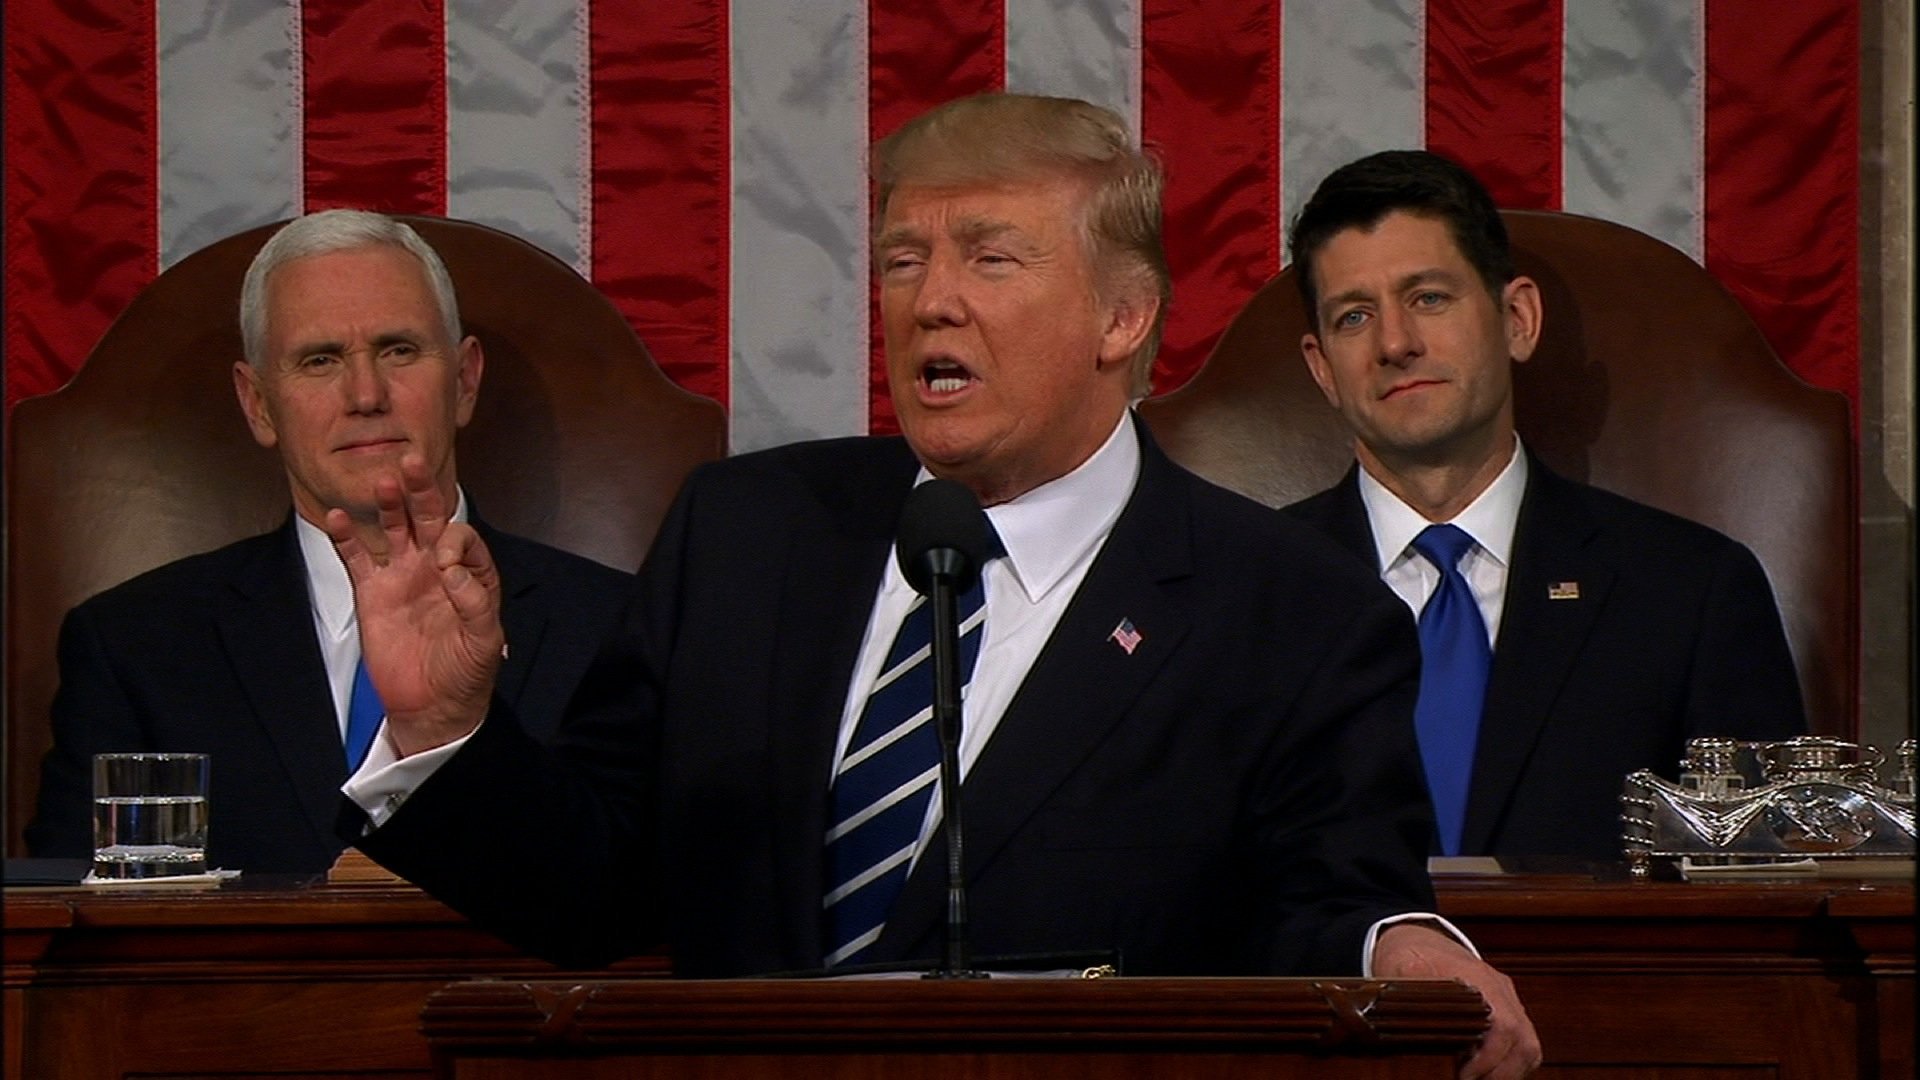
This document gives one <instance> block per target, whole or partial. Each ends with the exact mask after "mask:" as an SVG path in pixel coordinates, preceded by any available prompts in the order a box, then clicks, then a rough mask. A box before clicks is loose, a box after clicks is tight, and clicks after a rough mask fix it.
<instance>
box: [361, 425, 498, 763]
mask: <svg viewBox="0 0 1920 1080" xmlns="http://www.w3.org/2000/svg"><path fill="white" fill-rule="evenodd" d="M374 500H375V502H376V504H377V505H378V507H379V529H378V531H377V532H376V531H375V530H370V529H356V527H355V523H354V521H353V519H352V518H351V517H349V516H348V514H347V513H346V511H344V510H339V509H334V510H329V511H328V512H327V519H326V530H327V535H328V536H329V537H331V538H332V540H333V546H334V550H335V551H337V552H339V554H340V561H341V562H343V563H345V564H346V567H347V577H348V578H349V580H351V581H352V582H353V606H354V611H355V613H356V615H357V616H358V618H359V622H360V648H361V654H362V656H363V657H364V658H365V660H366V665H367V675H368V676H369V677H370V678H371V679H372V680H373V686H374V689H376V690H378V691H379V692H380V701H381V703H382V704H383V705H385V706H386V710H387V734H388V737H389V738H390V739H391V740H392V742H393V746H394V749H395V750H396V751H397V752H398V754H399V755H400V756H401V757H406V756H407V755H409V754H416V753H419V752H420V751H422V750H430V749H432V748H434V747H436V746H444V745H445V744H447V743H450V742H452V741H454V740H455V739H458V738H461V737H463V736H465V735H467V734H468V733H470V732H472V731H473V729H474V728H475V727H477V726H479V723H480V721H481V719H482V718H483V717H485V716H486V712H487V703H488V700H489V699H490V698H491V696H492V694H493V684H494V677H495V675H496V674H497V673H498V671H499V668H500V659H501V657H502V655H504V653H505V636H504V633H503V631H502V630H501V628H500V577H499V574H498V572H497V571H496V570H495V568H494V565H493V556H492V553H490V552H489V551H488V550H487V546H486V544H485V543H484V542H483V541H481V539H480V536H479V534H478V533H476V532H474V530H473V528H472V526H469V525H465V524H461V523H458V522H454V521H451V520H449V519H450V518H451V516H452V507H450V506H448V505H447V500H446V498H445V497H444V496H443V495H442V493H441V492H440V490H439V489H438V488H436V487H435V486H434V483H433V477H432V476H431V475H430V474H429V473H428V472H427V467H426V462H425V461H424V460H423V459H422V458H420V457H419V456H418V455H414V454H408V455H407V456H406V457H403V458H402V459H401V461H400V475H399V477H397V478H388V477H383V478H381V479H380V480H379V481H378V482H377V483H376V485H375V488H374ZM376 545H377V546H378V547H379V550H375V546H376Z"/></svg>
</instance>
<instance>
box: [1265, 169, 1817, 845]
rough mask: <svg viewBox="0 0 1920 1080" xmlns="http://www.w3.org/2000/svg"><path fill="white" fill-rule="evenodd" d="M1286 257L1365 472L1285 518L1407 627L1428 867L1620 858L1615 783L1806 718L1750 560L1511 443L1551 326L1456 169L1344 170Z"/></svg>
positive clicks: (1310, 342)
mask: <svg viewBox="0 0 1920 1080" xmlns="http://www.w3.org/2000/svg"><path fill="white" fill-rule="evenodd" d="M1290 246H1291V249H1292V253H1293V259H1294V264H1295V267H1296V269H1297V272H1298V276H1299V282H1300V289H1301V293H1302V295H1303V296H1304V298H1305V299H1306V303H1307V310H1308V313H1309V315H1310V318H1311V320H1312V323H1311V325H1312V327H1313V329H1312V330H1311V331H1310V332H1309V333H1308V334H1307V335H1306V336H1305V337H1304V338H1303V340H1302V341H1301V351H1302V352H1303V353H1305V355H1306V361H1307V366H1308V367H1309V368H1310V369H1311V370H1312V372H1313V377H1314V380H1315V381H1316V382H1318V383H1319V384H1320V389H1321V390H1322V391H1323V392H1324V393H1325V394H1326V397H1327V400H1328V401H1329V402H1331V403H1332V404H1333V406H1334V407H1335V408H1337V409H1339V410H1340V413H1341V415H1342V416H1344V417H1345V418H1346V420H1347V422H1348V424H1349V426H1351V427H1352V428H1353V431H1354V449H1355V453H1356V455H1357V457H1358V459H1359V460H1358V464H1357V465H1356V466H1355V468H1354V469H1353V470H1352V471H1351V472H1349V473H1348V475H1347V477H1346V478H1345V479H1344V480H1342V481H1341V482H1340V483H1339V484H1338V485H1337V486H1335V487H1334V488H1332V489H1330V490H1328V491H1325V492H1322V493H1321V494H1319V495H1316V496H1314V497H1312V498H1310V499H1307V500H1305V501H1303V502H1301V503H1297V504H1295V505H1294V506H1291V507H1288V508H1287V510H1286V512H1287V513H1289V514H1290V515H1292V516H1293V517H1294V518H1296V519H1297V520H1300V521H1304V522H1309V523H1312V524H1314V525H1317V526H1319V527H1320V528H1321V529H1323V530H1324V531H1326V532H1327V533H1329V534H1331V535H1332V536H1333V537H1335V538H1336V539H1337V540H1339V541H1340V542H1341V543H1342V544H1344V545H1345V546H1346V547H1348V548H1349V549H1350V550H1352V551H1353V552H1354V553H1355V554H1357V555H1359V556H1360V557H1361V558H1362V559H1363V560H1364V564H1365V565H1366V566H1368V567H1370V568H1371V569H1372V570H1374V571H1375V572H1377V573H1379V574H1380V575H1381V577H1382V578H1384V579H1385V580H1386V582H1387V584H1388V585H1390V586H1391V587H1392V588H1393V589H1394V591H1395V592H1396V593H1398V594H1399V595H1400V597H1401V598H1402V599H1403V600H1404V601H1405V602H1406V603H1407V605H1408V606H1409V607H1410V608H1412V609H1413V610H1414V611H1415V612H1418V613H1419V616H1420V636H1421V644H1422V648H1423V650H1424V651H1425V659H1426V662H1425V666H1424V667H1423V669H1422V682H1421V689H1420V704H1419V707H1418V709H1417V710H1416V714H1415V726H1416V728H1417V730H1418V737H1419V740H1420V748H1421V755H1422V758H1423V761H1424V763H1425V765H1426V770H1427V778H1428V782H1429V784H1430V786H1431V788H1432V791H1433V798H1434V804H1435V815H1436V819H1437V821H1438V824H1439V832H1440V838H1441V850H1442V851H1443V853H1445V854H1448V855H1453V854H1544V853H1552V854H1577V855H1583V856H1588V857H1594V858H1619V857H1620V850H1621V848H1620V820H1619V812H1620V802H1619V800H1620V789H1621V784H1622V781H1623V780H1624V779H1625V777H1626V775H1627V774H1628V773H1629V772H1632V771H1633V770H1635V769H1642V768H1652V769H1658V770H1660V771H1662V772H1671V770H1672V769H1673V768H1674V767H1675V766H1676V765H1677V764H1678V762H1679V759H1680V757H1681V754H1682V752H1683V749H1684V747H1685V744H1686V740H1687V739H1689V738H1692V737H1695V736H1701V735H1724V736H1732V737H1735V738H1749V739H1782V738H1786V737H1788V736H1790V735H1795V734H1799V733H1800V732H1801V731H1802V730H1803V729H1804V727H1805V719H1804V716H1803V713H1802V707H1801V699H1800V691H1799V686H1798V682H1797V680H1796V678H1795V676H1794V668H1793V661H1792V658H1791V656H1790V655H1789V654H1788V651H1787V640H1786V635H1785V633H1784V632H1783V631H1782V629H1781V626H1780V616H1779V612H1778V611H1777V610H1776V609H1775V607H1774V603H1773V596H1772V593H1771V591H1770V590H1769V588H1768V586H1767V579H1766V576H1765V574H1764V573H1763V572H1762V571H1761V569H1760V564H1759V563H1758V561H1756V560H1755V559H1754V557H1753V555H1752V554H1751V553H1750V552H1748V551H1747V549H1746V548H1744V547H1742V546H1740V545H1739V544H1737V543H1735V542H1734V541H1732V540H1730V539H1728V538H1727V537H1725V536H1722V535H1720V534H1719V533H1717V532H1714V531H1713V530H1711V529H1708V528H1706V527H1705V526H1703V525H1698V524H1695V523H1693V522H1690V521H1686V520H1683V519H1681V518H1678V517H1675V516H1673V515H1671V514H1666V513H1662V512H1660V511H1658V510H1654V509H1652V508H1651V507H1647V506H1642V505H1640V504H1638V503H1633V502H1630V501H1628V500H1626V499H1623V498H1620V497H1618V496H1615V495H1611V494H1608V493H1606V492H1603V491H1600V490H1598V489H1595V488H1591V487H1587V486H1586V485H1583V484H1577V483H1574V482H1572V481H1569V480H1565V479H1562V478H1561V477H1559V476H1556V475H1554V474H1553V473H1552V472H1551V471H1550V470H1548V469H1547V467H1546V466H1545V465H1544V464H1542V463H1541V462H1540V460H1539V459H1538V458H1535V457H1533V456H1531V455H1530V454H1528V453H1527V452H1526V451H1525V449H1524V448H1523V447H1522V446H1521V444H1520V440H1519V439H1518V437H1517V436H1516V435H1515V433H1514V427H1513V375H1512V371H1513V365H1514V364H1516V363H1522V362H1524V361H1526V360H1527V358H1528V357H1529V356H1531V355H1532V353H1533V349H1534V345H1535V343H1536V342H1537V341H1538V340H1539V335H1540V328H1541V325H1542V320H1543V318H1544V317H1546V315H1545V313H1543V312H1542V311H1541V304H1540V293H1539V290H1538V288H1537V287H1536V286H1535V284H1534V282H1533V281H1532V280H1530V279H1528V278H1526V277H1523V276H1520V275H1518V274H1517V273H1516V272H1515V270H1514V266H1513V260H1512V256H1511V255H1510V253H1509V251H1508V247H1507V234H1506V228H1505V226H1504V225H1503V224H1502V222H1501V220H1500V215H1499V213H1498V211H1496V210H1495V208H1494V205H1493V200H1492V199H1491V198H1490V197H1489V196H1488V194H1487V192H1486V190H1485V189H1484V188H1483V187H1482V186H1481V185H1480V183H1479V182H1478V181H1477V180H1475V179H1474V178H1473V176H1472V175H1471V174H1469V173H1468V172H1466V170H1464V169H1462V168H1460V167H1459V166H1458V165H1455V164H1454V163H1452V162H1450V161H1447V160H1446V159H1445V158H1442V157H1439V156H1437V155H1434V154H1430V153H1426V152H1424V151H1388V152H1385V153H1380V154H1374V155H1372V156H1370V157H1366V158H1362V159H1360V160H1359V161H1356V162H1353V163H1351V164H1349V165H1346V166H1344V167H1342V168H1340V169H1338V170H1336V171H1335V172H1334V173H1333V174H1332V175H1330V176H1328V177H1327V179H1326V180H1325V181H1324V182H1323V183H1322V184H1321V185H1320V187H1319V188H1318V190H1316V191H1315V193H1314V195H1313V197H1312V198H1311V199H1310V200H1309V201H1308V203H1307V205H1306V206H1305V208H1303V209H1302V211H1301V213H1300V215H1299V217H1298V219H1297V220H1296V221H1295V223H1294V226H1293V230H1292V235H1291V237H1290ZM1650 302H1658V301H1657V298H1654V299H1652V300H1651V301H1650ZM1669 452H1672V453H1686V452H1687V450H1686V448H1684V447H1676V448H1673V449H1672V450H1670V451H1669Z"/></svg>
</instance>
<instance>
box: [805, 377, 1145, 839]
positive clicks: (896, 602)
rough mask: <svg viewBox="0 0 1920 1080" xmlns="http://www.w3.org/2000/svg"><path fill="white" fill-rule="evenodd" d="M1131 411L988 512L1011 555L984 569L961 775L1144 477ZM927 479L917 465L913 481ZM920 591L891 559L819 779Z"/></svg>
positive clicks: (924, 831) (923, 832) (848, 737)
mask: <svg viewBox="0 0 1920 1080" xmlns="http://www.w3.org/2000/svg"><path fill="white" fill-rule="evenodd" d="M1132 415H1133V414H1132V413H1131V412H1129V413H1127V414H1126V415H1124V416H1122V417H1121V418H1120V422H1119V424H1117V425H1116V426H1115V427H1114V429H1113V431H1112V432H1111V433H1110V434H1109V435H1108V436H1107V441H1106V442H1105V443H1103V444H1101V446H1100V449H1098V450H1095V451H1094V452H1093V456H1092V457H1090V458H1088V459H1087V460H1086V461H1084V462H1082V463H1081V464H1080V467H1079V468H1077V469H1075V470H1073V471H1072V472H1070V473H1068V474H1066V475H1065V476H1062V477H1060V478H1059V479H1057V480H1051V481H1048V482H1047V483H1045V484H1042V485H1040V486H1039V487H1037V488H1034V489H1033V490H1032V491H1029V492H1027V493H1026V494H1024V495H1021V496H1020V497H1019V498H1016V499H1013V500H1012V501H1010V502H1005V503H1001V504H1000V505H999V506H993V507H989V508H988V509H987V519H988V520H989V521H991V522H993V528H994V531H995V532H997V533H999V534H1000V542H1001V543H1002V544H1003V545H1005V546H1006V549H1007V554H1006V556H1005V557H1003V558H999V559H994V560H993V561H991V562H989V563H988V564H987V565H986V568H985V569H984V570H983V571H982V579H983V580H984V581H985V582H986V611H987V616H986V618H987V621H986V628H985V631H984V632H985V637H984V638H983V639H982V640H981V643H980V655H979V658H978V659H977V660H976V661H975V662H974V676H973V681H972V683H971V684H970V685H969V686H968V687H967V693H966V696H965V698H964V700H963V701H962V702H961V705H960V776H961V778H962V779H965V777H966V775H967V772H968V770H969V769H970V768H971V767H972V765H973V762H974V761H975V760H976V759H977V758H979V756H980V751H981V748H983V747H984V746H986V744H987V740H988V739H990V738H992V737H993V732H994V729H995V728H997V727H998V726H999V724H1000V717H1001V716H1002V715H1003V714H1005V712H1006V711H1007V705H1008V703H1010V702H1011V701H1012V700H1013V695H1014V693H1015V692H1016V691H1017V690H1019V689H1020V684H1021V683H1023V682H1025V681H1026V678H1027V672H1029V671H1031V670H1032V669H1033V662H1034V661H1035V660H1036V659H1038V658H1039V656H1040V650H1041V649H1042V648H1044V647H1045V646H1046V644H1047V639H1048V638H1050V637H1052V636H1053V628H1054V626H1055V625H1056V624H1058V623H1059V621H1060V616H1061V615H1062V614H1064V613H1065V612H1066V610H1067V604H1068V602H1070V601H1071V600H1072V599H1073V595H1074V593H1076V592H1078V591H1079V589H1080V582H1081V581H1082V580H1084V579H1085V578H1086V576H1087V568H1088V567H1090V566H1092V565H1093V559H1094V556H1096V555H1098V554H1099V553H1100V549H1101V547H1102V546H1104V545H1105V544H1106V541H1107V534H1108V533H1111V532H1112V531H1113V523H1114V522H1115V521H1117V520H1119V518H1120V511H1121V510H1123V509H1125V508H1126V505H1127V500H1128V499H1130V498H1132V497H1133V486H1134V483H1135V482H1136V481H1137V480H1138V479H1139V478H1140V440H1139V437H1138V436H1137V435H1135V434H1134V430H1133V422H1132V419H1131V417H1132ZM931 478H932V476H931V474H930V473H928V472H927V471H926V470H925V469H921V470H920V475H919V476H917V477H916V478H915V479H914V484H915V485H919V484H922V483H925V482H926V481H927V480H929V479H931ZM918 595H919V594H918V593H916V592H914V590H913V586H911V585H909V584H907V580H906V578H905V577H904V576H903V575H902V574H901V573H900V561H899V559H897V558H889V559H888V560H887V568H886V572H885V574H884V575H883V576H882V577H881V579H880V591H879V594H878V595H877V596H876V597H875V598H874V602H873V614H872V615H871V616H870V617H869V618H868V619H867V632H866V636H865V637H864V638H862V639H861V642H860V654H859V659H858V661H857V662H856V663H855V665H854V669H853V680H852V682H850V683H849V684H848V687H847V701H846V705H845V707H844V708H843V709H842V711H841V716H840V741H839V743H838V746H837V748H836V749H835V751H834V755H833V772H832V773H831V774H830V775H828V776H825V777H822V778H821V779H822V781H823V782H826V781H830V780H831V779H832V777H833V776H837V775H839V773H840V759H841V758H842V757H843V756H844V755H845V754H846V751H847V744H848V743H849V742H851V741H852V740H853V730H854V727H855V726H856V725H857V724H859V722H860V711H861V709H862V708H864V707H865V705H866V701H867V696H868V695H869V694H870V693H871V692H872V690H873V684H874V681H875V680H876V679H878V678H879V676H880V667H881V665H882V664H883V663H885V662H886V658H887V650H888V649H889V648H890V647H892V645H893V639H894V637H895V636H896V635H898V634H899V632H900V625H901V623H903V622H905V621H906V618H907V612H908V610H909V609H911V608H912V607H913V601H914V600H915V598H916V597H917V596H918ZM939 790H940V789H939V786H938V785H937V784H936V785H935V787H934V792H935V795H934V798H933V800H932V802H931V803H930V804H929V805H928V807H927V817H926V820H925V821H924V822H922V824H921V828H920V843H919V845H918V846H916V847H915V848H914V852H913V857H914V859H915V861H918V860H919V858H920V852H921V851H923V850H925V848H926V846H927V841H928V840H929V839H930V838H931V836H932V834H933V829H934V825H935V823H936V822H938V820H939V818H940V799H939Z"/></svg>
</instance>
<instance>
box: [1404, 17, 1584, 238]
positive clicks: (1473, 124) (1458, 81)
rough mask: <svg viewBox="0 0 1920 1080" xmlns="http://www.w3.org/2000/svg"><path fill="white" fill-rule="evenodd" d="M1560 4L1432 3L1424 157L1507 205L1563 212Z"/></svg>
mask: <svg viewBox="0 0 1920 1080" xmlns="http://www.w3.org/2000/svg"><path fill="white" fill-rule="evenodd" d="M1563 31H1564V23H1563V19H1562V12H1561V6H1560V0H1427V65H1426V66H1427V81H1426V98H1427V148H1428V149H1430V150H1432V151H1434V152H1435V153H1438V154H1444V155H1446V156H1447V157H1450V158H1453V159H1454V160H1456V161H1458V162H1460V163H1461V164H1463V165H1466V166H1467V167H1469V168H1471V169H1472V170H1473V172H1474V175H1476V176H1478V177H1479V178H1480V180H1481V182H1482V183H1484V184H1486V185H1487V189H1488V190H1489V191H1491V192H1492V193H1493V200H1494V202H1496V203H1499V204H1500V205H1501V206H1506V207H1514V208H1521V209H1528V210H1558V209H1559V208H1560V204H1561V172H1562V169H1561V155H1560V140H1561V131H1560V128H1561V124H1560V112H1561V103H1560V96H1561V95H1560V86H1561V57H1562V55H1563V51H1562V43H1561V39H1562V37H1563V36H1564V34H1563Z"/></svg>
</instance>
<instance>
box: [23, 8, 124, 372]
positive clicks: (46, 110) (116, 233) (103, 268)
mask: <svg viewBox="0 0 1920 1080" xmlns="http://www.w3.org/2000/svg"><path fill="white" fill-rule="evenodd" d="M5 27H6V53H5V56H6V63H5V68H6V76H5V78H6V118H7V122H6V154H5V158H6V166H5V175H6V214H7V224H6V401H7V406H8V408H11V407H12V406H13V403H14V402H16V401H18V400H19V399H21V398H23V397H30V396H32V395H35V394H45V393H49V392H51V391H53V390H57V389H59V388H60V387H61V386H62V385H63V384H65V383H66V381H67V379H68V378H69V377H71V376H72V375H73V373H74V372H75V371H77V370H79V368H80V364H81V363H82V362H83V361H84V360H85V359H86V357H87V354H88V353H89V352H91V351H92V350H93V346H94V345H95V344H96V343H97V342H98V341H99V340H100V335H101V334H102V333H104V332H105V331H106V328H107V326H108V324H110V323H112V322H113V320H114V318H115V317H117V316H118V315H119V314H120V310H121V309H122V308H124V307H126V305H127V304H128V302H129V301H131V300H132V299H133V297H134V294H136V293H138V292H139V291H140V290H141V289H142V288H144V287H145V286H146V284H147V282H149V281H151V280H152V279H153V276H154V274H155V273H156V272H157V271H158V269H159V265H160V256H159V250H158V247H159V239H158V236H159V224H158V211H157V210H156V200H157V199H158V187H157V181H156V180H155V178H154V170H155V167H156V166H155V162H156V160H157V158H158V151H157V148H156V147H155V144H154V139H155V134H154V132H155V130H156V129H157V127H158V124H157V121H156V118H155V115H154V103H155V89H154V87H155V80H156V76H155V73H154V55H153V52H154V8H153V5H152V4H89V5H75V4H72V3H69V2H67V0H8V3H7V5H6V23H5Z"/></svg>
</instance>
